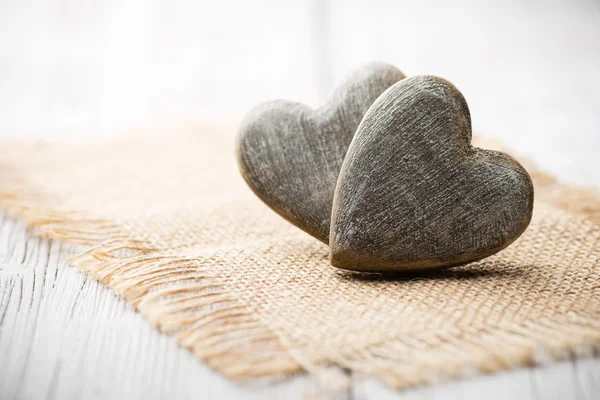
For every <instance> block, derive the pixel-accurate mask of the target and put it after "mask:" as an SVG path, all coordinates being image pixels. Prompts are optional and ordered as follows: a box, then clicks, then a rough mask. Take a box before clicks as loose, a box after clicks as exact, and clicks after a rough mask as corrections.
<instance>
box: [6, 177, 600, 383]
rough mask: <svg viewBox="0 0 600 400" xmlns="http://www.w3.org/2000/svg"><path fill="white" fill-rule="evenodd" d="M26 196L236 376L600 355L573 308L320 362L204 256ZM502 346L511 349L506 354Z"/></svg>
mask: <svg viewBox="0 0 600 400" xmlns="http://www.w3.org/2000/svg"><path fill="white" fill-rule="evenodd" d="M17 193H19V195H17ZM23 193H24V192H21V191H19V189H18V188H17V189H15V188H11V190H10V191H6V190H4V191H3V192H0V207H2V208H5V209H7V210H9V211H12V212H13V213H14V214H16V215H17V216H19V217H20V218H22V219H24V220H25V221H26V223H27V225H28V226H30V227H34V228H36V229H37V230H38V232H39V233H40V235H41V236H42V237H46V238H51V239H59V240H62V241H65V242H71V243H78V244H81V245H84V246H86V247H88V249H87V250H85V251H83V252H82V253H80V254H78V255H75V256H73V257H71V258H70V259H69V262H70V263H72V264H73V265H74V266H76V267H77V268H78V269H79V270H81V271H83V272H85V273H87V274H89V275H91V276H92V277H94V278H95V279H97V280H98V281H99V282H101V283H102V284H104V285H107V286H109V287H111V288H112V289H113V290H114V291H115V292H116V293H117V294H119V295H121V296H122V297H123V298H124V299H125V300H126V301H127V302H128V304H130V305H131V306H132V307H133V308H134V309H136V310H138V311H139V312H140V313H141V314H142V315H143V316H144V317H145V318H146V319H147V320H148V321H149V322H150V323H151V324H152V325H154V326H155V327H157V328H158V329H159V330H160V331H161V332H164V333H167V334H169V335H171V336H173V337H174V338H175V339H176V340H177V342H178V343H179V344H180V345H182V346H183V347H185V348H187V349H189V350H190V351H191V352H192V353H193V354H194V355H195V356H197V357H198V358H199V359H201V360H202V361H203V362H205V363H206V364H208V365H209V366H211V367H213V368H215V369H217V370H218V371H219V372H221V373H223V374H224V375H226V376H228V377H230V378H234V379H242V380H245V379H256V378H275V379H280V378H282V377H284V376H289V375H290V374H293V373H297V372H301V371H308V372H309V373H312V374H314V375H316V376H317V377H318V378H320V381H321V382H322V383H323V385H324V387H326V388H329V389H330V391H329V393H337V392H339V391H342V390H344V389H346V388H347V387H348V386H349V385H350V384H351V381H350V380H349V379H348V377H347V376H345V375H343V374H339V373H337V374H336V373H335V372H334V371H335V370H331V369H328V368H327V366H328V365H337V366H340V367H342V368H344V369H347V370H351V371H354V372H357V373H359V374H362V375H364V376H369V375H370V376H376V377H378V378H380V379H382V380H383V381H384V382H385V383H386V384H388V385H390V386H392V387H395V388H398V389H400V388H405V387H408V386H415V385H421V384H429V383H435V382H439V381H442V380H446V379H452V378H457V377H462V376H471V375H475V374H482V373H490V372H492V371H497V370H500V369H506V368H514V367H517V366H530V365H534V364H539V363H544V362H545V361H546V360H549V359H551V360H560V359H567V358H571V357H573V356H587V355H598V354H600V345H599V343H600V322H598V323H592V322H590V321H589V320H587V321H583V322H582V321H580V320H579V319H578V317H577V316H576V315H571V316H569V319H568V320H565V321H564V323H562V324H560V323H558V322H557V321H555V320H553V321H552V323H548V326H541V325H539V324H538V325H531V326H525V327H523V326H515V327H514V330H512V331H510V332H508V331H498V330H494V332H493V334H491V332H489V331H488V330H487V329H490V330H492V329H493V328H494V327H488V328H487V329H486V330H480V331H476V332H475V331H470V330H469V329H468V327H467V328H465V330H464V331H462V332H458V333H457V332H448V334H447V335H446V336H445V337H440V336H439V335H436V336H435V337H434V336H432V335H431V334H429V333H427V332H423V333H422V334H421V335H420V338H419V339H418V340H415V339H411V340H407V339H405V338H402V337H391V338H389V339H390V340H386V341H385V342H384V343H381V344H378V345H372V346H370V347H369V348H366V349H365V348H362V349H348V350H347V351H346V352H345V353H344V354H345V355H342V356H338V357H337V358H336V359H330V360H320V361H319V362H318V364H315V363H314V362H312V361H310V360H307V359H305V358H304V357H303V356H302V354H300V353H299V352H297V351H295V350H293V347H294V346H292V345H291V344H290V343H286V341H285V338H283V337H282V336H281V335H279V334H278V333H277V332H276V331H274V330H273V329H271V328H270V327H267V326H265V325H264V324H263V323H262V322H261V321H260V320H259V319H258V318H257V317H256V316H255V314H254V313H253V309H252V306H251V305H247V304H245V305H242V304H240V303H239V300H238V299H236V298H235V297H233V296H231V295H230V294H229V293H228V292H227V290H226V288H225V285H224V284H223V283H222V281H221V279H220V277H219V276H218V275H217V274H215V273H214V271H211V269H210V267H208V266H206V265H204V264H203V263H202V261H201V260H198V259H196V258H191V257H180V256H176V255H173V254H169V253H168V252H165V251H164V250H163V251H159V250H157V249H154V248H151V247H148V246H147V244H144V243H142V242H140V241H136V240H132V239H131V238H129V237H128V236H127V235H126V234H125V233H124V232H123V230H122V228H121V227H120V226H119V225H117V224H115V223H113V222H110V221H106V220H102V219H96V218H88V217H86V216H85V215H81V214H77V213H75V212H64V211H63V212H56V211H54V212H50V211H48V212H44V211H42V210H40V209H39V208H37V207H36V205H35V201H34V199H33V200H28V199H23ZM593 200H594V201H593V203H590V204H593V207H592V208H591V209H590V210H591V211H592V214H593V215H594V216H596V215H597V214H598V210H599V209H600V207H598V206H599V203H598V198H597V197H593ZM586 207H587V206H586ZM565 208H566V207H565ZM572 337H575V338H577V339H576V341H574V340H573V339H571V338H572ZM532 338H534V339H535V340H532ZM581 338H585V339H584V340H582V339H581ZM428 342H434V343H436V347H435V349H431V347H429V348H428V346H427V343H428ZM511 343H512V346H511V345H510V344H511ZM565 343H568V344H569V345H568V346H566V345H565ZM500 346H501V348H502V351H501V352H498V351H496V349H498V348H499V347H500ZM573 349H574V350H573ZM490 354H494V355H495V356H494V357H490ZM464 365H468V368H467V369H465V368H464ZM332 371H333V372H332ZM353 379H355V378H354V377H353Z"/></svg>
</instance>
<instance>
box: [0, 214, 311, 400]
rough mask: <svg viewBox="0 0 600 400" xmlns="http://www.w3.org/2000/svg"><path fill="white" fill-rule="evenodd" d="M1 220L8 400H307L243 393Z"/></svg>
mask: <svg viewBox="0 0 600 400" xmlns="http://www.w3.org/2000/svg"><path fill="white" fill-rule="evenodd" d="M80 250H81V249H80V248H79V247H77V246H73V245H64V244H61V243H58V242H56V241H53V240H46V239H39V238H37V237H36V236H34V235H33V233H32V232H31V231H29V230H28V229H26V228H25V227H24V225H23V223H22V222H20V221H17V220H14V219H12V218H10V217H8V216H7V215H6V214H5V213H4V212H2V211H0V399H1V400H9V399H92V398H94V399H107V400H108V399H116V398H117V399H118V398H129V399H163V398H164V399H167V398H177V399H197V398H206V399H212V398H235V399H263V398H274V399H276V398H286V399H287V398H290V399H301V398H303V397H305V396H307V395H310V394H311V393H315V392H316V391H317V390H318V386H317V383H316V382H315V381H314V380H313V379H311V378H309V377H307V376H299V377H296V378H295V379H291V380H287V381H284V382H280V383H270V382H256V383H254V384H253V383H251V384H246V385H240V384H234V383H232V382H231V381H229V380H227V379H226V378H225V377H223V376H222V375H220V374H218V373H216V372H214V371H212V370H211V369H209V368H208V367H207V366H205V365H203V364H202V363H201V362H199V361H198V360H197V359H196V358H195V357H194V356H193V355H192V354H191V353H190V352H189V351H187V350H185V349H183V348H181V347H179V346H178V345H177V343H176V342H175V340H173V338H171V337H169V336H167V335H164V334H161V333H160V332H159V331H158V330H156V329H155V328H154V327H152V326H151V325H150V324H149V323H148V322H147V321H145V320H144V318H143V317H142V316H141V315H140V314H139V313H137V312H135V311H134V310H132V309H130V308H128V307H126V305H125V302H124V301H122V300H121V299H120V298H118V296H117V295H115V294H114V293H113V292H112V291H110V290H109V289H107V288H105V287H102V286H101V285H100V284H98V283H97V282H96V281H95V280H94V279H92V278H89V277H87V276H85V275H84V274H82V273H81V272H79V271H78V270H77V269H75V268H73V267H71V266H69V265H68V264H67V262H66V258H67V257H69V256H71V255H73V254H75V253H77V252H78V251H80Z"/></svg>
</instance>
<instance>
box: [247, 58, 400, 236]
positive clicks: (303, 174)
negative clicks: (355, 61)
mask: <svg viewBox="0 0 600 400" xmlns="http://www.w3.org/2000/svg"><path fill="white" fill-rule="evenodd" d="M403 78H404V75H403V74H402V73H401V72H400V71H398V70H397V69H396V68H394V67H392V66H391V65H387V64H382V63H372V64H369V65H366V66H365V67H363V68H361V69H359V70H357V71H355V72H354V73H352V74H351V75H350V76H349V77H348V78H347V79H346V80H345V81H344V82H343V83H342V84H341V85H340V87H338V89H337V90H336V91H335V92H334V93H333V95H332V97H331V98H330V99H329V101H328V102H326V103H325V105H323V106H322V107H320V108H318V109H316V110H315V109H312V108H310V107H308V106H306V105H303V104H300V103H294V102H289V101H272V102H268V103H264V104H262V105H259V106H258V107H256V108H254V109H253V110H252V111H250V113H249V114H248V115H247V116H246V118H245V119H244V121H243V122H242V125H241V127H240V130H239V132H238V137H237V142H236V156H237V160H238V165H239V169H240V171H241V173H242V176H243V177H244V179H245V180H246V183H247V184H248V186H250V188H251V189H252V190H253V191H254V193H255V194H256V195H257V196H258V197H259V198H260V199H261V200H262V201H264V202H265V203H266V204H267V205H268V206H269V207H271V208H272V209H273V210H275V211H276V212H277V213H278V214H279V215H281V216H282V217H284V218H285V219H287V220H288V221H290V222H291V223H293V224H294V225H296V226H298V227H299V228H301V229H303V230H305V231H306V232H308V233H309V234H311V235H313V236H314V237H316V238H317V239H319V240H321V241H323V242H325V243H327V242H328V240H329V224H330V221H331V205H332V202H333V192H334V188H335V184H336V181H337V178H338V174H339V172H340V168H341V166H342V162H343V160H344V155H345V154H346V151H347V150H348V146H349V145H350V142H351V141H352V137H353V136H354V133H355V132H356V128H357V127H358V125H359V124H360V121H361V120H362V118H363V116H364V115H365V113H366V112H367V110H368V109H369V107H370V106H371V104H373V102H374V101H375V100H376V99H377V97H379V95H380V94H381V93H383V92H384V91H385V90H386V89H387V88H389V87H390V86H392V85H393V84H394V83H396V82H398V81H399V80H401V79H403Z"/></svg>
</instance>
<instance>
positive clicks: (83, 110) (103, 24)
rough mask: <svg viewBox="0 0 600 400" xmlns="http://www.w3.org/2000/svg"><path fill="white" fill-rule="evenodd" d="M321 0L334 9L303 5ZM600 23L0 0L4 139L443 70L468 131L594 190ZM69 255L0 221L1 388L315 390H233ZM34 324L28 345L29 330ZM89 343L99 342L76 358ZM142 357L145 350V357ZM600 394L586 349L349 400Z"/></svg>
mask: <svg viewBox="0 0 600 400" xmlns="http://www.w3.org/2000/svg"><path fill="white" fill-rule="evenodd" d="M313 5H314V6H316V7H318V8H319V9H321V10H325V11H326V12H327V15H326V16H325V15H322V14H321V13H318V12H316V11H315V12H314V13H312V12H311V13H310V15H309V13H308V12H306V9H310V10H312V9H313ZM233 6H235V10H236V11H235V12H231V11H230V9H232V8H233ZM290 6H292V9H290ZM306 6H308V7H306ZM408 13H409V14H410V16H411V17H410V18H404V19H403V23H402V24H398V23H397V21H398V16H399V15H407V14H408ZM315 16H317V17H319V18H322V21H321V22H320V23H319V22H315V24H314V25H313V26H314V27H315V28H318V29H320V32H319V34H318V35H317V34H315V35H314V37H312V32H311V30H310V29H307V27H308V26H311V25H310V21H311V20H313V19H314V18H313V17H315ZM449 17H451V18H449ZM599 20H600V2H598V1H590V0H573V1H569V2H565V1H554V0H553V1H531V2H530V1H528V2H523V1H521V0H508V1H504V2H495V3H493V4H492V3H490V2H481V1H478V0H459V1H455V2H453V3H452V5H451V6H450V5H444V4H442V3H440V2H439V1H437V0H425V1H419V2H414V1H396V0H394V1H389V0H377V1H375V2H373V1H363V0H343V1H340V0H331V1H328V2H325V1H321V0H318V1H306V2H304V1H302V2H297V3H294V5H290V4H288V3H287V2H286V3H285V4H284V3H282V2H279V1H260V2H258V3H257V2H252V3H248V4H246V5H244V4H242V3H241V2H233V1H224V2H213V3H212V5H211V7H209V6H208V5H207V3H205V2H202V1H179V0H178V1H175V2H172V1H164V0H152V1H139V0H137V1H131V2H127V3H124V2H119V1H115V0H109V1H104V2H101V3H94V4H92V3H84V2H68V3H66V2H60V1H56V0H54V1H41V0H33V1H30V2H23V1H21V0H5V1H3V2H0V22H1V23H0V32H1V34H0V47H1V48H2V52H1V54H0V87H1V88H2V90H0V115H1V117H2V118H0V127H1V128H2V129H0V137H4V138H5V137H15V136H18V137H22V136H29V137H43V136H45V135H46V136H51V135H55V134H64V133H65V132H67V133H69V132H70V133H73V134H74V135H77V136H83V135H88V136H92V135H97V134H102V133H107V132H114V131H115V130H121V129H123V128H127V127H128V126H134V127H137V126H138V125H139V123H140V121H144V122H146V121H149V120H152V121H153V122H154V119H156V118H172V119H175V120H177V121H179V120H180V119H181V118H195V119H201V120H205V119H208V118H230V117H231V115H232V113H234V114H235V115H238V113H243V112H245V111H246V110H247V109H248V107H250V106H251V105H252V104H255V103H256V102H257V101H261V100H260V99H264V98H276V97H283V98H296V99H299V100H301V101H303V102H309V103H311V104H318V101H319V99H322V98H323V97H322V96H321V97H319V96H318V94H321V95H326V94H327V93H328V92H329V91H330V90H331V88H332V85H333V83H334V82H335V81H337V80H338V79H339V78H340V77H341V76H342V75H343V74H345V73H346V72H347V71H348V68H350V67H352V66H358V65H361V64H362V63H364V62H366V61H368V60H372V59H385V60H391V61H393V62H394V63H395V64H397V65H399V66H402V67H403V68H405V72H408V73H410V74H418V73H435V74H440V75H443V76H445V77H448V78H450V79H451V80H452V81H453V82H455V83H456V84H457V85H458V86H459V87H460V88H461V90H462V91H463V93H465V95H466V96H467V97H468V98H469V100H470V103H471V108H472V110H473V112H474V114H475V115H476V117H475V119H474V128H475V130H476V131H479V132H481V133H484V134H486V135H493V136H496V137H497V138H501V140H502V141H503V142H504V143H506V144H508V145H510V146H511V147H512V148H517V149H519V151H520V153H522V154H527V155H529V156H531V157H532V158H533V159H534V160H535V161H536V162H538V163H539V164H540V165H542V166H543V167H544V168H546V169H547V170H549V171H551V172H552V173H553V174H556V175H558V176H559V177H561V178H562V179H566V180H571V181H578V182H580V183H586V184H595V185H600V177H599V176H598V170H599V168H600V158H599V157H596V153H597V148H598V146H599V143H600V135H598V131H599V129H600V120H599V119H598V107H599V104H600V95H599V94H600V90H597V89H598V88H599V87H600V79H599V75H598V74H597V73H596V72H595V71H597V70H598V68H600V52H598V51H597V50H598V40H597V37H598V35H599V34H600V23H598V21H599ZM450 21H451V22H450ZM357 27H361V29H357ZM557 27H560V29H557ZM239 32H244V35H243V40H240V35H239ZM274 33H276V34H274ZM309 37H310V38H311V39H312V44H311V43H308V42H307V41H306V40H307V38H309ZM381 38H398V40H381ZM403 38H408V39H409V40H405V39H403ZM459 43H468V46H463V45H457V44H459ZM281 51H283V56H282V53H281ZM324 57H326V58H324ZM207 60H215V63H212V62H207ZM215 65H218V67H215ZM240 66H243V67H242V68H240ZM315 67H318V69H317V68H315ZM323 71H325V72H323ZM315 77H317V78H318V80H319V87H318V89H317V88H315V87H314V86H313V84H314V82H313V81H314V80H315ZM557 77H559V78H557ZM232 78H233V79H232ZM267 82H269V84H267ZM549 82H550V83H551V84H549ZM514 93H518V94H519V95H518V96H516V97H515V96H514ZM507 115H510V116H511V117H510V118H507V117H506V116H507ZM32 116H35V118H32ZM48 246H49V247H48ZM49 248H50V250H49ZM71 250H72V248H71V247H70V246H65V245H58V244H57V243H54V242H47V241H44V240H38V239H36V238H35V237H33V236H31V235H30V234H28V233H25V231H24V229H23V226H22V225H21V224H20V223H18V222H15V221H14V220H11V219H4V220H2V219H1V218H0V259H2V261H1V262H0V268H2V270H1V271H0V399H3V400H4V399H14V398H16V399H31V400H37V399H46V398H49V399H51V398H63V399H81V398H95V399H107V400H112V399H116V398H131V399H136V398H139V399H142V398H182V399H186V398H190V399H191V398H207V399H209V398H241V399H244V398H283V399H287V398H306V396H304V394H305V393H306V392H308V393H310V392H311V389H307V388H311V386H312V385H313V384H314V383H313V382H312V381H305V380H304V379H305V378H303V377H298V378H296V380H299V382H293V383H290V384H289V386H286V385H285V384H284V386H277V387H274V388H266V389H254V388H244V387H238V386H235V385H233V384H231V383H230V382H228V381H226V380H225V379H223V378H222V377H220V376H219V375H218V374H215V373H213V372H212V371H210V370H209V369H207V368H205V367H203V366H202V365H200V364H199V363H197V362H196V360H194V359H193V358H192V357H191V356H189V354H187V352H186V351H183V350H181V349H178V347H177V346H175V345H174V343H173V342H172V341H170V340H169V339H168V338H166V337H164V336H163V335H159V334H157V333H156V331H155V330H154V329H152V328H151V327H150V326H149V325H148V323H147V322H146V321H144V319H143V318H141V317H139V316H137V315H136V314H135V313H134V312H133V311H132V310H129V309H127V308H126V307H125V306H124V304H123V302H121V301H120V300H118V299H116V298H115V296H114V294H113V293H112V292H111V291H109V290H106V289H104V288H102V287H100V285H98V284H97V283H96V282H95V281H93V280H89V279H86V278H85V277H84V276H83V275H82V274H80V273H79V272H77V271H76V270H74V269H73V268H71V267H68V266H67V265H66V263H65V262H64V256H65V255H70V254H72V251H71ZM49 251H51V252H52V254H53V256H52V261H48V258H47V256H46V255H47V254H48V252H49ZM26 253H27V254H29V256H28V257H26V258H25V254H26ZM59 254H60V257H59ZM7 257H10V259H9V258H7ZM53 263H55V264H53ZM34 269H35V270H34ZM46 270H47V271H46ZM44 274H46V277H47V279H48V280H49V281H48V282H49V283H48V284H45V285H44V288H45V290H44V292H43V294H42V293H41V292H42V291H41V290H36V291H34V290H31V286H32V285H33V284H34V283H33V282H34V281H35V282H36V285H37V287H38V289H39V288H40V282H41V281H42V276H44ZM54 274H56V276H57V277H58V280H59V281H60V283H58V282H57V283H55V282H54V281H53V280H52V279H53V277H54ZM34 276H35V278H34ZM84 282H85V284H83V283H84ZM21 288H22V289H21ZM76 297H77V300H76V304H78V307H77V310H78V312H75V313H74V314H73V317H72V318H70V317H69V315H70V314H69V307H60V301H68V302H70V303H69V304H71V305H72V304H73V302H74V301H75V300H74V299H75V298H76ZM40 303H41V304H42V305H43V307H44V310H51V312H52V313H53V314H52V315H51V316H48V317H40V318H38V319H37V320H36V313H33V312H30V305H31V304H34V305H37V304H40ZM88 313H93V317H88V316H86V315H87V314H88ZM103 326H106V327H105V328H102V327H103ZM34 331H35V332H38V334H37V335H38V340H37V344H36V345H35V346H33V345H31V343H30V342H29V341H28V340H27V339H28V338H31V337H32V336H33V335H34V333H33V332H34ZM49 332H53V333H49ZM63 332H68V333H67V334H63ZM21 336H22V339H19V337H21ZM84 342H88V343H89V344H90V345H91V346H97V347H98V349H99V350H98V351H89V352H86V351H85V347H84V346H83V345H82V344H81V343H84ZM138 342H139V343H138ZM109 344H110V345H109ZM47 349H52V350H51V351H47ZM9 353H10V354H11V356H10V357H8V354H9ZM143 354H145V357H146V358H145V360H146V361H149V360H150V361H151V362H142V361H141V360H140V359H138V358H141V357H142V356H143ZM27 355H29V356H27ZM120 364H124V365H126V366H128V367H127V368H130V369H128V370H127V371H126V372H127V373H125V374H123V372H122V369H121V368H117V366H119V365H120ZM21 376H22V377H23V379H20V377H21ZM53 377H54V378H53ZM50 382H54V383H52V384H50ZM598 393H600V359H598V358H595V359H587V360H573V361H571V362H564V363H558V364H552V365H548V366H546V367H540V368H535V369H519V370H513V371H507V372H504V373H499V374H495V375H491V376H486V377H481V378H474V379H467V380H462V381H458V382H451V383H447V384H440V385H436V386H433V387H428V388H422V389H416V390H408V391H405V392H402V393H397V392H395V391H392V390H389V389H387V388H385V387H384V386H382V385H381V384H380V383H378V382H375V381H363V382H357V384H356V386H355V389H354V390H352V391H350V392H349V393H348V398H353V399H406V400H409V399H410V400H417V399H419V400H425V399H473V398H491V399H502V398H508V397H509V396H510V398H515V399H520V400H527V399H531V400H540V399H561V400H562V399H565V398H575V399H582V400H591V399H596V398H597V397H598ZM308 398H311V397H310V396H308Z"/></svg>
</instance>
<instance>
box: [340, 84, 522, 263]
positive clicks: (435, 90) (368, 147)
mask: <svg viewBox="0 0 600 400" xmlns="http://www.w3.org/2000/svg"><path fill="white" fill-rule="evenodd" d="M532 210H533V185H532V182H531V178H530V177H529V174H528V173H527V171H525V169H524V168H523V167H522V166H521V165H520V164H519V163H518V162H517V161H515V160H514V159H513V158H511V157H510V156H508V155H507V154H504V153H500V152H496V151H490V150H483V149H478V148H475V147H473V146H471V117H470V114H469V109H468V106H467V103H466V101H465V99H464V98H463V96H462V94H461V93H460V92H459V91H458V90H457V89H456V88H455V87H454V86H453V85H452V84H451V83H449V82H447V81H445V80H444V79H441V78H437V77H433V76H418V77H412V78H407V79H404V80H402V81H401V82H398V83H397V84H395V85H394V86H392V87H391V88H390V89H388V90H387V91H386V92H385V93H384V94H382V95H381V97H379V99H377V101H376V102H375V103H374V104H373V106H372V107H371V109H370V110H369V111H368V112H367V114H366V115H365V117H364V119H363V121H362V122H361V124H360V126H359V127H358V130H357V132H356V135H355V136H354V139H353V141H352V143H351V145H350V147H349V149H348V152H347V154H346V158H345V160H344V163H343V165H342V169H341V171H340V175H339V179H338V183H337V187H336V190H335V196H334V202H333V210H332V222H331V236H330V242H329V245H330V259H331V263H332V265H334V266H336V267H340V268H344V269H349V270H357V271H394V270H411V269H425V268H435V267H447V266H453V265H458V264H463V263H466V262H470V261H475V260H478V259H481V258H484V257H487V256H489V255H491V254H494V253H496V252H498V251H500V250H501V249H503V248H505V247H506V246H508V245H509V244H510V243H512V242H513V241H514V240H515V239H517V238H518V237H519V236H520V235H521V233H523V231H524V230H525V229H526V228H527V225H528V224H529V221H530V220H531V214H532Z"/></svg>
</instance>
